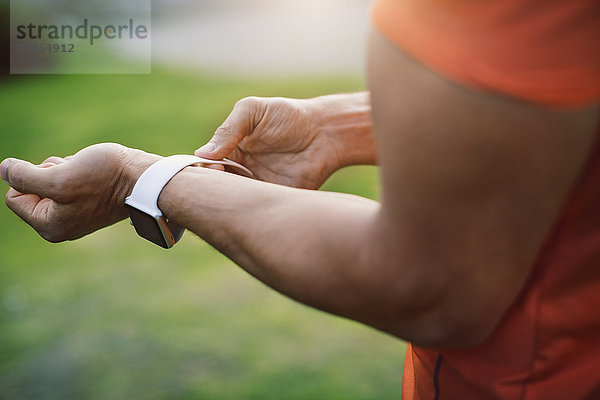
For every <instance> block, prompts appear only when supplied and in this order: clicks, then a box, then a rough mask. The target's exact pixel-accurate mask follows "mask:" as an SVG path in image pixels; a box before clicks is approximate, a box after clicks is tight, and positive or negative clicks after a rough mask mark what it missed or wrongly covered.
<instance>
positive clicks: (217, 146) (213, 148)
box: [194, 97, 264, 160]
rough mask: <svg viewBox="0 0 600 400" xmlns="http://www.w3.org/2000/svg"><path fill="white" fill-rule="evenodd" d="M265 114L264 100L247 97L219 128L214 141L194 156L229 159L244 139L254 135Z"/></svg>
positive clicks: (236, 105)
mask: <svg viewBox="0 0 600 400" xmlns="http://www.w3.org/2000/svg"><path fill="white" fill-rule="evenodd" d="M263 114H264V100H263V99H260V98H257V97H246V98H244V99H242V100H240V101H238V102H237V103H236V104H235V107H234V108H233V111H232V112H231V114H229V116H228V117H227V119H226V120H225V122H223V124H221V126H219V127H218V128H217V130H216V131H215V134H214V135H213V137H212V139H210V141H209V142H208V143H206V144H205V145H204V146H202V147H200V148H199V149H198V150H196V152H195V153H194V154H195V155H196V156H198V157H205V158H210V159H212V160H220V159H222V158H224V157H227V156H228V155H229V154H231V152H232V151H233V150H234V149H235V148H236V146H237V145H238V144H239V143H240V142H241V141H242V139H244V138H245V137H246V136H248V135H249V134H250V133H252V130H253V129H254V127H255V126H256V124H257V123H258V121H260V119H261V118H262V115H263Z"/></svg>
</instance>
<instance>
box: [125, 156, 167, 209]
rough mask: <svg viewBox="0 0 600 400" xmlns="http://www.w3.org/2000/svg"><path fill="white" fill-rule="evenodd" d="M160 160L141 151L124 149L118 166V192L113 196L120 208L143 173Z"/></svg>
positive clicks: (159, 157)
mask: <svg viewBox="0 0 600 400" xmlns="http://www.w3.org/2000/svg"><path fill="white" fill-rule="evenodd" d="M162 158H163V157H161V156H159V155H156V154H152V153H146V152H145V151H142V150H137V149H130V148H126V150H125V154H124V156H123V158H122V161H121V166H120V174H119V181H120V184H119V185H118V186H119V190H118V194H117V195H116V196H115V197H116V199H117V201H118V204H119V205H120V206H121V207H123V205H124V204H125V198H126V197H127V196H129V195H131V192H132V191H133V187H134V186H135V184H136V183H137V181H138V179H139V178H140V176H141V175H142V174H143V173H144V171H146V170H147V169H148V167H150V166H151V165H152V164H154V163H155V162H157V161H158V160H160V159H162Z"/></svg>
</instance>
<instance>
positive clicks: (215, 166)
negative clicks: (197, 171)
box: [203, 164, 225, 171]
mask: <svg viewBox="0 0 600 400" xmlns="http://www.w3.org/2000/svg"><path fill="white" fill-rule="evenodd" d="M203 166H204V167H206V168H210V169H216V170H217V171H225V166H224V165H223V164H204V165H203Z"/></svg>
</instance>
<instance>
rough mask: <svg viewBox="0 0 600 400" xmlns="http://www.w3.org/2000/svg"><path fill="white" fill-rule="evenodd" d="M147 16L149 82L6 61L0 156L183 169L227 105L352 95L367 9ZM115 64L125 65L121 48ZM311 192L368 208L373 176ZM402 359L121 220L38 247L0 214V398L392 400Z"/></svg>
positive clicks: (187, 0) (201, 251)
mask: <svg viewBox="0 0 600 400" xmlns="http://www.w3.org/2000/svg"><path fill="white" fill-rule="evenodd" d="M0 1H1V2H0V24H1V27H2V28H1V29H2V36H1V38H2V39H0V50H1V51H2V54H3V55H7V54H8V43H9V41H8V26H9V24H8V22H9V5H8V1H6V0H0ZM152 7H153V10H152V13H153V20H152V53H153V54H152V56H153V62H152V74H150V75H8V72H7V68H8V67H7V66H8V60H7V58H6V57H4V56H3V58H2V73H1V78H0V143H1V145H0V158H2V159H4V158H6V157H18V158H23V159H27V160H30V161H32V162H34V163H39V162H41V161H42V160H44V159H45V158H46V157H47V156H49V155H59V156H65V155H69V154H72V153H74V152H76V151H78V150H79V149H81V148H83V147H85V146H87V145H90V144H93V143H98V142H106V141H114V142H119V143H122V144H125V145H127V146H131V147H137V148H142V149H144V150H147V151H151V152H155V153H159V154H162V155H169V154H175V153H191V152H193V151H194V150H195V149H196V148H197V147H199V146H200V145H201V144H203V143H204V142H206V141H207V140H208V138H209V137H210V136H211V135H212V133H213V131H214V129H215V128H216V127H217V126H218V125H219V124H220V123H221V122H222V121H223V119H224V118H225V117H226V116H227V114H228V113H229V112H230V110H231V108H232V106H233V104H234V103H235V101H236V100H238V99H240V98H242V97H245V96H249V95H255V96H287V97H312V96H318V95H322V94H327V93H334V92H349V91H359V90H363V89H364V87H365V84H364V80H363V72H364V67H363V65H364V53H365V51H364V47H365V35H366V32H367V26H368V14H367V13H368V2H367V1H365V0H347V1H337V0H304V1H300V0H292V1H286V2H282V1H274V0H254V1H241V0H196V1H191V0H155V1H153V3H152ZM114 56H115V57H117V56H118V57H130V58H131V62H136V61H135V60H136V52H135V49H134V48H123V49H122V52H121V54H118V55H114ZM6 189H7V188H6V187H4V191H5V190H6ZM323 190H332V191H342V192H349V193H355V194H359V195H363V196H366V197H370V198H377V195H378V187H377V170H376V169H375V168H374V167H352V168H347V169H344V170H341V171H339V172H338V173H336V174H335V175H334V176H333V177H332V178H331V179H330V180H329V181H328V182H327V183H326V185H325V187H324V188H323ZM404 351H405V344H404V343H403V342H401V341H399V340H397V339H394V338H391V337H389V336H387V335H384V334H382V333H379V332H376V331H374V330H372V329H370V328H367V327H365V326H362V325H360V324H357V323H354V322H351V321H347V320H343V319H341V318H337V317H333V316H329V315H326V314H324V313H321V312H319V311H316V310H313V309H309V308H307V307H305V306H302V305H300V304H297V303H295V302H293V301H291V300H289V299H287V298H285V297H283V296H281V295H279V294H278V293H276V292H274V291H272V290H271V289H269V288H267V287H265V286H264V285H262V284H261V283H260V282H257V281H256V280H255V279H253V278H252V277H250V276H249V275H247V274H246V273H245V272H244V271H242V270H240V269H239V268H238V267H236V266H235V265H234V264H233V263H231V262H230V261H228V260H227V259H226V258H225V257H224V256H222V255H221V254H219V253H218V252H217V251H215V250H214V249H212V248H211V247H210V246H208V245H207V244H206V243H205V242H203V241H202V240H201V239H199V238H197V237H195V236H194V235H193V234H191V233H189V232H188V233H187V234H186V235H185V237H184V239H183V240H182V242H181V243H180V244H179V245H178V246H176V247H175V248H173V249H171V250H169V251H164V250H162V249H160V248H158V247H156V246H154V245H152V244H150V243H148V242H146V241H144V240H142V239H140V238H138V237H137V236H136V235H135V233H134V231H133V229H132V228H131V227H130V226H129V224H128V223H127V222H121V223H119V224H116V225H115V226H112V227H110V228H107V229H104V230H103V231H100V232H97V233H95V234H92V235H90V236H88V237H85V238H83V239H81V240H78V241H75V242H69V243H62V244H49V243H46V242H45V241H43V240H42V239H40V238H39V237H38V236H37V234H35V233H34V232H33V230H31V229H30V228H29V227H28V226H27V225H26V224H25V223H23V222H22V221H20V220H19V219H18V218H17V217H16V216H14V215H13V214H12V213H11V212H10V211H9V210H8V209H7V208H6V207H5V206H4V205H3V204H2V206H0V399H1V400H7V399H10V400H12V399H103V400H104V399H338V398H339V399H367V398H372V399H391V398H400V391H401V377H402V366H403V357H404Z"/></svg>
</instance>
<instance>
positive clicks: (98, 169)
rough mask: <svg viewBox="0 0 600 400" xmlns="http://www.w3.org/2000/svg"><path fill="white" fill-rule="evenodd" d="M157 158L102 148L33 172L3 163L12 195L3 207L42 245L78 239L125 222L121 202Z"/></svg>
mask: <svg viewBox="0 0 600 400" xmlns="http://www.w3.org/2000/svg"><path fill="white" fill-rule="evenodd" d="M157 159H158V156H155V155H151V154H147V153H144V152H141V151H138V150H132V149H128V148H126V147H124V146H121V145H118V144H113V143H105V144H98V145H94V146H90V147H87V148H85V149H83V150H81V151H79V152H78V153H77V154H75V155H73V156H70V157H65V158H60V157H50V158H48V159H46V161H44V162H43V163H42V164H40V165H38V166H36V165H33V164H31V163H28V162H26V161H22V160H17V159H13V158H11V159H6V160H4V161H3V162H2V164H1V165H0V173H1V175H2V179H4V180H5V181H6V182H7V183H8V184H9V185H10V186H11V189H10V190H9V191H8V193H7V194H6V205H7V206H8V207H9V208H10V209H11V210H12V211H14V212H15V213H16V214H17V215H18V216H19V217H21V218H22V219H23V220H24V221H25V222H27V223H28V224H29V225H31V226H32V227H33V228H34V229H35V230H36V231H37V232H38V233H39V234H40V235H41V236H42V237H43V238H44V239H46V240H48V241H51V242H61V241H65V240H72V239H77V238H80V237H82V236H84V235H87V234H89V233H91V232H94V231H96V230H98V229H100V228H103V227H105V226H108V225H111V224H113V223H115V222H117V221H120V220H121V219H124V218H125V217H126V211H125V208H124V205H123V203H124V201H125V197H126V196H127V195H129V194H130V193H131V190H132V189H133V185H134V184H135V182H136V180H137V178H138V177H139V175H140V174H141V173H142V172H143V171H144V169H145V168H146V167H147V166H149V165H150V164H151V163H153V162H154V161H156V160H157Z"/></svg>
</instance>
